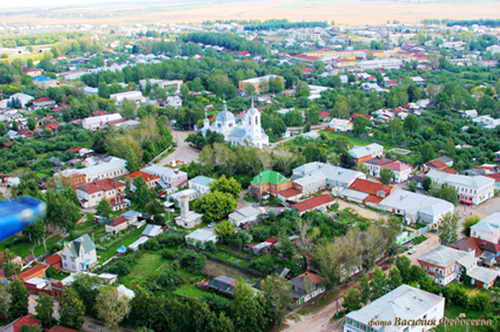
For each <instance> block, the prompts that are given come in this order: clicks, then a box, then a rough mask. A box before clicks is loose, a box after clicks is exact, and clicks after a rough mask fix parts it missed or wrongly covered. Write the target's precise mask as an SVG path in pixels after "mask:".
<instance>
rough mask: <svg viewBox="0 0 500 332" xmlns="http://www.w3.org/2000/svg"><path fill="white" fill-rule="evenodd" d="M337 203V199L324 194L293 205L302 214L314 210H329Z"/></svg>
mask: <svg viewBox="0 0 500 332" xmlns="http://www.w3.org/2000/svg"><path fill="white" fill-rule="evenodd" d="M333 202H335V199H334V198H333V197H332V196H331V195H329V194H324V195H321V196H314V197H311V198H308V199H305V200H303V201H302V202H299V203H296V204H293V205H292V208H293V209H295V210H297V211H298V212H299V213H300V214H302V213H305V212H307V211H310V210H314V209H322V208H327V207H329V206H330V205H332V204H333Z"/></svg>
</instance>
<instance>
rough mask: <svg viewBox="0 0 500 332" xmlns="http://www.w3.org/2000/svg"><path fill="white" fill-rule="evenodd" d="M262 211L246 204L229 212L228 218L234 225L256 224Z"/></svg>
mask: <svg viewBox="0 0 500 332" xmlns="http://www.w3.org/2000/svg"><path fill="white" fill-rule="evenodd" d="M262 213H263V211H262V210H261V209H260V208H256V207H253V206H246V207H243V208H240V209H237V210H235V211H234V212H232V213H231V214H229V216H228V218H229V221H230V222H231V223H233V225H234V226H237V227H244V226H250V225H254V224H256V223H257V221H258V219H259V216H260V215H262Z"/></svg>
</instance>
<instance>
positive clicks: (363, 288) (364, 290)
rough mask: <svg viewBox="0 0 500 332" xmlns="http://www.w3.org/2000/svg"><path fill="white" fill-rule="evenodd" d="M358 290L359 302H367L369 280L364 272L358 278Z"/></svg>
mask: <svg viewBox="0 0 500 332" xmlns="http://www.w3.org/2000/svg"><path fill="white" fill-rule="evenodd" d="M359 290H360V294H359V295H360V301H361V303H364V304H367V303H368V300H369V299H370V281H369V280H368V276H367V275H366V274H363V275H362V276H361V279H360V280H359Z"/></svg>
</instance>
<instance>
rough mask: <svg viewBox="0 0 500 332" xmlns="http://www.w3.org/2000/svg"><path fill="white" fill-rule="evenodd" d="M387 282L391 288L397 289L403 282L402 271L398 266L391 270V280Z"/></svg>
mask: <svg viewBox="0 0 500 332" xmlns="http://www.w3.org/2000/svg"><path fill="white" fill-rule="evenodd" d="M387 284H388V288H389V290H393V289H396V288H398V287H399V286H401V285H402V284H403V279H402V277H401V273H400V272H399V270H398V268H397V267H394V268H392V269H391V270H390V271H389V280H388V281H387Z"/></svg>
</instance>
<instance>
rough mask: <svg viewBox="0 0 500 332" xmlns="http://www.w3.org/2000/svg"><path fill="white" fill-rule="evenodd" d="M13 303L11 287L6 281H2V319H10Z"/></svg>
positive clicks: (0, 295) (0, 293) (0, 318)
mask: <svg viewBox="0 0 500 332" xmlns="http://www.w3.org/2000/svg"><path fill="white" fill-rule="evenodd" d="M11 304H12V295H11V294H10V289H9V288H8V287H7V285H5V284H4V283H0V321H8V320H9V319H10V306H11Z"/></svg>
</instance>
